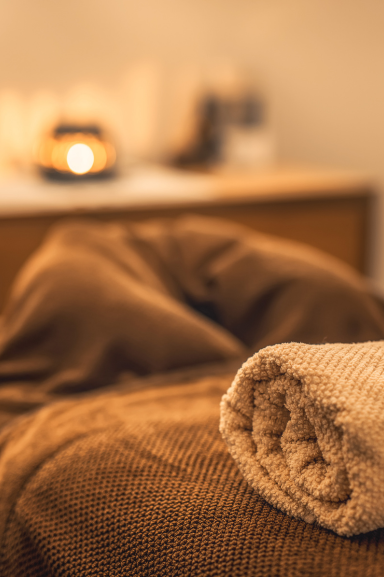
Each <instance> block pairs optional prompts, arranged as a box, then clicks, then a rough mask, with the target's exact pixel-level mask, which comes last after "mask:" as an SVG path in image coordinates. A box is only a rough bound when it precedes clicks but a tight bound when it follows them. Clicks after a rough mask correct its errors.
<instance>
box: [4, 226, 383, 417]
mask: <svg viewBox="0 0 384 577" xmlns="http://www.w3.org/2000/svg"><path fill="white" fill-rule="evenodd" d="M381 338H384V319H383V314H382V312H381V310H380V309H379V307H378V306H377V304H376V303H375V301H374V299H373V298H372V297H371V296H370V294H369V291H368V290H367V287H366V285H365V283H364V281H363V280H362V279H361V278H360V277H358V275H357V274H355V273H354V272H353V271H352V270H350V269H349V268H348V267H346V266H344V265H343V264H342V263H339V262H338V261H335V260H334V259H332V258H331V257H326V256H325V255H323V254H321V253H319V252H318V251H316V250H314V249H310V248H306V247H303V246H300V245H297V244H295V243H289V242H285V241H281V240H278V239H273V238H269V237H267V236H265V235H262V234H257V233H255V232H254V231H250V230H248V229H247V228H243V227H240V226H236V225H233V224H231V223H229V222H226V221H221V220H214V219H206V218H202V217H196V216H195V217H194V216H189V217H182V218H179V219H176V220H171V221H166V220H165V221H152V222H149V223H141V224H132V223H131V224H129V225H123V224H119V223H114V224H101V223H98V222H94V221H86V220H84V221H78V222H72V223H71V222H69V223H67V222H65V223H64V224H60V225H58V226H56V227H55V228H54V229H53V230H52V232H51V234H50V235H49V237H48V238H47V240H46V241H45V243H44V244H43V246H42V247H41V249H40V250H39V251H38V252H37V253H36V254H35V255H34V256H33V257H32V258H31V260H30V261H29V263H28V264H27V265H26V266H25V267H24V269H23V270H22V271H21V273H20V275H19V277H18V279H17V281H16V283H15V286H14V288H13V291H12V294H11V297H10V300H9V303H8V306H7V308H6V310H5V311H4V317H3V322H2V323H0V426H1V424H2V423H5V422H6V421H8V420H9V419H11V418H12V417H13V416H15V415H17V414H20V413H23V412H25V411H27V410H30V409H33V408H36V407H39V406H42V405H44V404H46V403H48V402H50V401H52V400H56V399H58V398H62V397H63V396H65V395H68V394H77V393H79V392H82V391H86V390H90V389H95V388H100V387H104V386H107V385H110V384H111V383H113V382H115V381H116V380H117V379H119V378H120V377H121V375H122V374H126V373H131V374H134V375H144V374H148V373H156V372H159V371H167V370H173V369H176V368H178V367H184V366H193V365H197V364H203V363H212V362H219V361H225V360H228V359H231V358H238V359H240V360H239V363H240V362H242V361H243V360H244V359H246V358H247V356H249V354H251V353H253V352H254V351H255V350H258V349H260V348H262V347H265V346H267V345H273V344H276V343H281V342H287V341H303V342H307V343H322V342H338V341H340V342H360V341H367V340H377V339H381Z"/></svg>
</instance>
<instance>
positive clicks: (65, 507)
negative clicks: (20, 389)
mask: <svg viewBox="0 0 384 577" xmlns="http://www.w3.org/2000/svg"><path fill="white" fill-rule="evenodd" d="M186 375H187V377H188V380H189V382H185V381H184V380H183V379H180V380H179V381H177V380H176V381H175V380H174V383H173V385H172V386H164V385H166V384H167V383H169V384H170V383H171V378H170V377H169V376H165V377H163V382H162V383H161V380H160V379H158V378H157V377H156V382H152V384H151V388H146V389H144V390H141V391H136V392H131V391H129V390H128V391H124V388H122V390H121V391H120V393H117V392H111V393H109V394H106V393H104V392H100V391H99V392H98V393H97V394H96V393H92V394H89V393H88V394H87V396H86V397H84V398H72V399H71V400H67V401H60V402H57V403H52V404H51V405H49V406H47V407H45V408H43V409H40V410H39V411H37V412H35V413H33V414H30V415H25V416H24V417H21V418H19V419H18V420H17V421H15V422H14V424H13V425H12V426H8V427H6V428H5V429H3V431H2V432H1V433H0V455H1V458H0V574H1V576H2V577H26V576H27V575H28V577H43V576H44V577H45V576H47V577H48V576H49V577H63V576H65V577H67V576H68V577H69V576H76V577H77V576H83V575H87V577H99V576H100V574H102V575H108V576H110V577H148V576H149V575H153V576H156V577H157V576H162V577H168V576H169V577H175V576H183V577H233V576H235V575H236V576H237V577H249V576H251V575H252V576H254V575H255V576H256V575H257V576H258V577H382V575H383V567H384V530H377V531H372V532H370V533H366V534H364V535H359V536H357V537H352V538H345V537H340V536H338V535H336V534H335V533H333V532H331V531H329V530H327V529H324V528H322V527H320V526H319V525H317V524H311V525H309V524H307V523H305V522H304V521H300V520H297V519H293V518H291V517H289V516H287V515H285V514H284V513H282V512H281V511H279V510H278V509H276V508H274V507H273V506H271V505H270V504H268V503H267V502H266V501H265V500H264V499H263V498H262V497H261V496H260V495H259V494H258V492H257V491H255V490H254V489H252V487H250V486H249V485H248V484H247V482H246V481H245V479H244V477H243V475H242V474H241V472H240V471H239V469H238V467H237V466H236V464H235V462H234V460H233V459H232V457H231V456H230V455H229V453H228V450H227V447H226V445H225V443H224V442H223V440H222V438H221V435H220V433H219V430H218V423H219V404H220V397H221V396H222V395H223V393H224V392H225V390H226V389H227V388H228V386H229V385H230V382H231V379H232V378H233V374H232V375H228V376H224V375H223V376H219V375H217V376H215V375H212V374H211V375H210V376H206V377H204V378H198V379H195V381H192V382H191V379H190V376H191V375H190V371H188V372H187V373H186ZM151 379H154V377H151ZM146 380H148V379H146ZM146 380H144V379H143V380H142V383H141V384H142V386H145V381H146ZM130 386H131V385H130V384H128V386H127V388H128V389H130Z"/></svg>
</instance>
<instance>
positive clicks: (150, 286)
mask: <svg viewBox="0 0 384 577" xmlns="http://www.w3.org/2000/svg"><path fill="white" fill-rule="evenodd" d="M383 338H384V318H383V313H382V312H381V309H380V307H379V306H378V305H377V303H376V302H375V300H374V298H373V297H372V296H371V295H370V294H369V291H368V289H367V287H366V285H365V284H364V282H363V281H362V280H361V279H360V278H359V277H358V276H357V275H355V273H353V272H352V271H350V270H349V269H348V268H347V267H344V265H342V264H341V263H338V262H336V261H334V260H332V259H331V258H328V257H325V256H323V255H322V254H320V253H318V252H317V251H315V250H312V249H306V248H303V247H300V246H298V245H294V244H290V243H282V242H281V241H278V240H275V239H271V238H268V237H265V236H263V235H259V234H256V233H253V232H249V231H248V230H246V229H243V228H241V227H236V226H234V225H231V224H229V223H226V222H224V221H215V220H207V219H203V218H198V217H188V218H187V217H185V218H181V219H178V220H176V221H169V222H167V221H162V222H151V223H146V224H136V225H133V224H132V225H129V226H122V225H119V224H107V225H101V224H98V223H95V222H85V221H84V222H82V221H78V222H74V223H72V224H66V225H61V226H59V227H57V228H56V229H54V230H53V231H52V233H51V235H50V236H49V238H48V239H47V241H46V242H45V244H44V245H43V247H42V248H41V249H40V251H39V252H38V253H36V255H35V256H34V257H33V258H32V259H31V261H30V262H29V263H28V264H27V266H26V267H25V268H24V270H23V271H22V272H21V274H20V276H19V278H18V279H17V282H16V284H15V286H14V289H13V292H12V295H11V298H10V301H9V303H8V306H7V308H6V311H5V313H4V317H3V323H2V328H1V341H0V343H1V345H0V347H1V348H0V384H1V386H0V408H1V419H2V420H1V423H2V424H3V431H2V433H1V437H0V446H1V449H2V453H1V458H0V495H1V496H0V539H1V542H2V543H3V545H2V552H1V556H0V566H1V567H2V569H3V573H2V574H4V575H6V576H11V575H12V576H16V575H20V576H21V575H33V576H35V575H36V576H38V575H39V576H40V575H54V576H56V575H83V574H89V575H100V574H101V573H105V574H106V575H116V576H117V575H219V576H221V575H228V576H229V575H235V574H237V575H248V574H255V573H256V571H258V572H259V574H260V575H263V576H264V575H265V576H267V575H323V574H325V573H326V574H329V575H335V576H336V575H337V576H339V575H348V576H350V575H368V574H369V575H378V576H379V575H381V574H382V567H383V563H384V556H383V555H384V537H383V535H382V532H381V531H376V532H371V533H368V534H366V535H365V536H360V537H355V538H353V539H345V538H342V537H338V536H336V535H335V534H333V533H331V532H329V531H327V530H325V529H321V528H320V527H319V526H317V525H307V524H306V523H304V522H303V521H298V520H295V519H292V518H290V517H288V516H286V515H284V514H283V513H280V512H278V511H276V510H275V509H274V508H273V507H271V506H270V505H268V504H267V503H266V502H265V501H263V499H262V498H261V497H259V496H258V495H257V494H256V492H255V491H254V490H253V489H251V488H250V487H249V486H248V485H247V483H246V482H245V480H244V478H243V476H242V475H241V473H240V472H239V470H238V468H237V466H236V464H235V463H234V461H233V460H232V458H231V457H230V456H229V454H228V452H227V449H226V446H225V444H224V443H223V441H222V439H221V437H220V435H219V433H218V422H219V401H220V397H221V396H222V394H223V393H224V392H225V391H226V389H227V388H228V387H229V385H230V383H231V381H232V379H233V375H234V372H235V369H234V368H233V367H234V366H236V367H239V366H240V364H241V362H242V361H244V360H245V359H246V358H247V357H248V356H249V355H250V354H252V353H254V352H255V351H257V350H259V349H262V348H263V347H265V346H267V345H275V344H277V343H284V342H291V341H296V342H304V343H309V344H321V343H336V342H344V343H352V342H364V341H370V340H380V339H383ZM228 363H232V366H231V369H228ZM215 364H216V366H215V368H213V367H214V365H215ZM202 366H205V368H201V367H202ZM185 367H191V368H189V369H185ZM193 367H200V368H199V369H198V372H199V371H200V374H199V375H198V374H197V373H196V372H194V371H196V369H194V368H193ZM181 369H182V373H183V375H182V376H176V377H175V376H173V377H171V376H170V373H169V371H175V370H181ZM159 373H162V374H163V376H162V377H157V381H156V377H155V380H153V379H154V378H153V377H148V376H146V375H151V374H159ZM223 373H227V374H226V375H225V374H223ZM175 374H176V375H177V373H174V375H175ZM191 375H192V376H191ZM172 379H173V381H174V382H173V384H172ZM191 380H192V381H194V382H193V383H191ZM186 381H189V382H186ZM113 383H116V384H115V385H114V384H113ZM160 385H161V386H160ZM170 385H172V386H170ZM96 389H98V392H95V390H96ZM39 408H40V409H39ZM36 409H39V410H36ZM23 413H27V414H26V415H25V416H22V415H23ZM367 567H368V570H369V573H367Z"/></svg>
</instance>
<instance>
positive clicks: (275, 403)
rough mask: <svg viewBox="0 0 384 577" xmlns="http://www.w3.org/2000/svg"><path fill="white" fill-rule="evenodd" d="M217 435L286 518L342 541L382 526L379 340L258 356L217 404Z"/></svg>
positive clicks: (383, 414) (383, 365)
mask: <svg viewBox="0 0 384 577" xmlns="http://www.w3.org/2000/svg"><path fill="white" fill-rule="evenodd" d="M220 431H221V433H222V435H223V437H224V440H225V441H226V443H227V445H228V448H229V451H230V453H231V455H232V457H233V458H234V460H235V461H236V463H237V465H238V467H239V469H240V471H241V472H242V474H243V475H244V477H245V479H246V480H247V482H248V483H249V485H251V486H252V487H253V488H254V489H255V490H256V491H257V492H258V493H259V494H260V495H261V496H262V497H263V498H264V499H265V500H266V501H268V502H269V503H270V504H272V505H274V506H275V507H277V508H279V509H281V510H282V511H284V512H285V513H287V514H289V515H292V516H293V517H296V518H299V519H303V520H304V521H306V522H307V523H313V522H318V523H319V524H320V525H322V526H323V527H326V528H328V529H331V530H333V531H335V532H336V533H338V534H340V535H345V536H351V535H356V534H359V533H365V532H367V531H371V530H373V529H377V528H379V527H384V341H378V342H367V343H360V344H324V345H306V344H302V343H289V344H282V345H275V346H272V347H267V348H265V349H262V350H261V351H259V352H258V353H256V354H255V355H254V356H253V357H251V358H250V359H248V361H246V362H245V363H244V365H243V367H242V368H241V369H240V370H239V372H238V373H237V375H236V378H235V380H234V382H233V383H232V386H231V387H230V388H229V390H228V392H227V393H226V394H225V395H224V397H223V399H222V402H221V421H220Z"/></svg>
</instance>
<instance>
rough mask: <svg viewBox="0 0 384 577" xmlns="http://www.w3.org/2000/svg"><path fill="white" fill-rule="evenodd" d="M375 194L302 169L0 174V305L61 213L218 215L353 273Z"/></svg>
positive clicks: (368, 187)
mask: <svg viewBox="0 0 384 577" xmlns="http://www.w3.org/2000/svg"><path fill="white" fill-rule="evenodd" d="M374 198H375V192H374V189H373V186H372V183H371V182H370V181H369V179H367V178H364V177H362V176H359V175H356V174H353V173H346V172H337V171H334V170H325V169H324V170H319V169H313V168H306V167H279V168H273V169H269V170H263V171H258V172H253V173H252V172H250V171H248V172H240V171H239V172H234V171H228V170H227V171H223V170H221V171H220V170H217V171H216V172H213V173H206V174H198V173H192V172H186V171H178V170H173V169H169V168H164V167H161V166H139V167H136V168H132V169H131V171H130V172H129V174H127V175H125V176H124V175H123V176H120V177H119V178H116V179H114V180H110V181H100V182H93V183H90V182H89V183H81V184H62V183H57V184H56V183H50V182H45V181H41V180H39V179H38V178H37V177H34V178H33V177H32V176H30V177H21V176H18V177H16V176H11V175H9V176H8V177H5V176H4V177H3V178H2V179H0V275H1V276H0V278H1V281H0V310H1V309H2V308H3V306H4V303H5V300H6V298H7V295H8V293H9V290H10V286H11V284H12V281H13V280H14V278H15V276H16V274H17V272H18V270H19V269H20V267H21V266H22V264H23V263H24V262H25V260H26V259H27V258H28V257H29V256H30V255H31V253H32V252H33V251H34V250H35V249H36V248H37V247H38V246H39V244H40V243H41V241H42V239H43V238H44V236H45V234H46V232H47V230H48V229H49V227H50V226H51V225H53V224H54V223H55V222H57V221H58V220H59V219H63V218H66V219H68V218H74V217H81V218H97V219H101V220H114V219H118V220H120V221H123V222H124V221H133V220H135V221H138V220H143V219H147V218H156V217H175V216H178V215H180V214H184V213H195V214H202V215H207V216H211V217H221V218H226V219H230V220H232V221H235V222H238V223H241V224H245V225H247V226H250V227H251V228H253V229H255V230H258V231H261V232H265V233H268V234H273V235H277V236H279V237H283V238H288V239H293V240H297V241H300V242H304V243H307V244H309V245H312V246H314V247H317V248H319V249H321V250H324V251H326V252H328V253H329V254H332V255H334V256H336V257H338V258H340V259H341V260H343V261H344V262H346V263H348V264H349V265H351V266H352V267H354V268H355V269H357V270H359V271H360V272H363V273H367V272H368V268H369V248H370V246H369V245H370V238H369V232H370V229H371V220H372V209H373V201H374Z"/></svg>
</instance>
